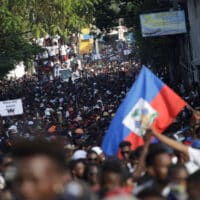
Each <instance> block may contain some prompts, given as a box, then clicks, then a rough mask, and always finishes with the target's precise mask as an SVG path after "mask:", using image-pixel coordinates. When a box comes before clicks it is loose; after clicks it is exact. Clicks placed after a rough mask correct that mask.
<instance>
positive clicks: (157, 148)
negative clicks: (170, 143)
mask: <svg viewBox="0 0 200 200" xmlns="http://www.w3.org/2000/svg"><path fill="white" fill-rule="evenodd" d="M162 153H166V154H168V151H167V149H166V147H165V146H164V145H162V144H151V145H150V146H149V152H148V154H147V156H146V166H152V165H153V163H154V160H155V157H156V156H158V155H159V154H162Z"/></svg>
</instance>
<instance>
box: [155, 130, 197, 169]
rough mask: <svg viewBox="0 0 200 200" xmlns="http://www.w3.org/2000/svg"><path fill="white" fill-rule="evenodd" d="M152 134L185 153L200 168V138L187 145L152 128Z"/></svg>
mask: <svg viewBox="0 0 200 200" xmlns="http://www.w3.org/2000/svg"><path fill="white" fill-rule="evenodd" d="M152 134H153V136H155V137H156V138H157V139H159V140H160V141H161V142H163V143H165V144H167V145H168V146H170V147H171V148H173V149H175V150H177V151H180V152H181V153H183V154H184V155H185V156H186V157H187V158H189V160H190V161H191V162H193V163H195V164H196V165H197V166H198V168H200V159H199V158H200V139H197V140H195V141H194V142H193V143H192V146H187V145H185V144H183V143H181V142H177V141H175V140H173V139H171V138H168V137H167V136H165V135H164V134H159V133H157V132H156V131H155V130H152Z"/></svg>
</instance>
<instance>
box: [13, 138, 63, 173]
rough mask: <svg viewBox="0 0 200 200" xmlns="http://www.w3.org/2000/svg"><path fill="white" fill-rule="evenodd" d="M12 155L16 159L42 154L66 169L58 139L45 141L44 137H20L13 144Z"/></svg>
mask: <svg viewBox="0 0 200 200" xmlns="http://www.w3.org/2000/svg"><path fill="white" fill-rule="evenodd" d="M12 155H13V156H14V158H17V159H19V158H25V157H31V156H36V155H44V156H47V157H48V158H50V159H51V160H53V161H54V162H55V163H56V164H57V166H58V167H59V168H61V169H63V170H64V169H66V163H65V154H64V150H63V148H62V145H61V144H60V142H58V141H47V140H46V139H44V138H34V139H32V140H27V139H20V140H17V142H16V143H15V144H14V146H13V148H12Z"/></svg>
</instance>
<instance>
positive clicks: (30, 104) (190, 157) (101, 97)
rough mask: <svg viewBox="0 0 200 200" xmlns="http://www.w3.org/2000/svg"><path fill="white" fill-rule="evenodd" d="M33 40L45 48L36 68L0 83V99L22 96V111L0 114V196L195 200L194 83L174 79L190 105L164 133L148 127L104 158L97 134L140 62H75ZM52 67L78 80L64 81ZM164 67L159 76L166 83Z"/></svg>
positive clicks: (197, 118) (199, 144)
mask: <svg viewBox="0 0 200 200" xmlns="http://www.w3.org/2000/svg"><path fill="white" fill-rule="evenodd" d="M36 42H39V44H40V45H41V46H43V47H44V48H45V49H46V50H45V51H44V53H43V54H42V55H39V56H38V57H37V59H36V61H35V67H36V73H35V74H34V75H33V76H24V77H23V78H20V79H18V80H14V79H11V80H2V81H0V91H1V93H0V100H1V101H3V100H9V99H17V98H20V99H22V102H23V109H24V114H23V115H18V116H9V117H1V119H0V134H1V135H0V151H1V155H0V170H1V175H0V199H2V200H15V199H17V200H18V199H20V200H43V199H48V200H59V199H60V200H65V199H67V200H68V199H70V200H71V199H77V200H79V199H80V200H81V199H87V200H89V199H91V200H95V199H106V200H107V199H110V200H112V199H124V200H125V199H141V200H150V199H152V200H165V199H170V200H174V199H177V200H185V199H189V200H195V199H200V191H199V190H198V184H199V183H200V160H199V156H200V139H198V138H200V134H199V133H200V108H199V107H198V106H199V102H200V87H199V85H198V84H197V83H193V84H192V86H191V87H190V88H188V89H185V88H184V87H183V85H181V84H180V85H175V84H174V85H175V86H176V87H174V89H175V90H176V92H177V93H179V94H180V95H181V96H182V97H183V98H185V99H186V101H188V103H189V104H190V105H192V106H193V108H194V110H192V111H191V110H189V109H187V108H186V109H185V110H184V111H183V112H181V113H180V115H179V116H178V117H177V119H176V121H174V123H173V124H172V125H171V126H170V127H169V128H168V129H167V130H166V132H165V134H162V135H160V134H157V133H156V132H155V131H154V130H147V133H146V135H145V136H144V145H143V146H140V147H138V148H137V149H134V150H132V149H131V144H130V143H129V142H127V141H122V142H121V143H120V145H119V153H120V154H121V156H120V159H118V157H117V155H116V156H114V157H107V155H105V154H104V152H103V150H102V149H101V142H102V138H103V136H104V134H105V133H106V130H107V128H108V126H109V124H110V122H111V120H112V118H113V117H114V115H115V112H116V110H117V108H118V107H119V105H120V104H121V102H122V101H123V99H124V98H125V96H126V94H127V92H128V91H129V89H130V87H131V85H132V84H133V82H134V80H135V79H136V78H137V75H138V72H139V71H140V65H139V64H138V63H137V62H135V61H134V60H133V59H130V58H129V57H126V60H125V61H121V60H120V61H119V60H112V59H111V60H106V61H101V62H100V61H98V62H95V61H94V60H92V59H88V58H89V56H87V55H84V56H83V59H82V63H81V62H80V58H79V56H77V54H76V51H74V48H72V47H69V46H67V45H65V44H63V43H62V41H60V40H59V38H53V39H52V40H49V38H47V39H45V40H44V39H43V40H39V41H36ZM104 51H105V50H104ZM75 60H76V62H75ZM57 68H63V69H68V70H69V71H70V72H71V74H73V73H75V74H78V75H77V78H75V79H72V77H73V76H71V77H70V78H69V80H68V81H65V80H63V79H62V77H61V76H60V75H59V73H58V74H56V73H55V71H56V69H57ZM165 70H166V69H163V70H161V71H159V72H157V75H158V76H159V77H160V78H161V79H163V80H168V77H167V73H166V71H165ZM169 84H171V85H173V84H172V82H169ZM152 138H153V139H152ZM152 141H154V142H153V143H152ZM198 149H199V150H198Z"/></svg>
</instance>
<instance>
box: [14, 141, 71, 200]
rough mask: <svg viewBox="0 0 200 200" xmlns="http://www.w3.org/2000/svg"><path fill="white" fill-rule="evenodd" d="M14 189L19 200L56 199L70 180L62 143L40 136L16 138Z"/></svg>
mask: <svg viewBox="0 0 200 200" xmlns="http://www.w3.org/2000/svg"><path fill="white" fill-rule="evenodd" d="M13 155H14V158H15V159H16V169H17V172H16V178H15V182H14V190H15V194H16V198H17V199H19V200H44V199H45V200H57V199H60V197H61V196H62V193H63V192H64V186H65V184H66V183H67V180H68V179H69V176H68V175H67V173H66V166H65V155H64V152H63V149H62V145H60V144H59V143H58V142H49V141H46V140H43V139H34V140H31V141H27V140H22V141H19V142H18V143H17V144H16V145H15V148H14V151H13Z"/></svg>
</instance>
